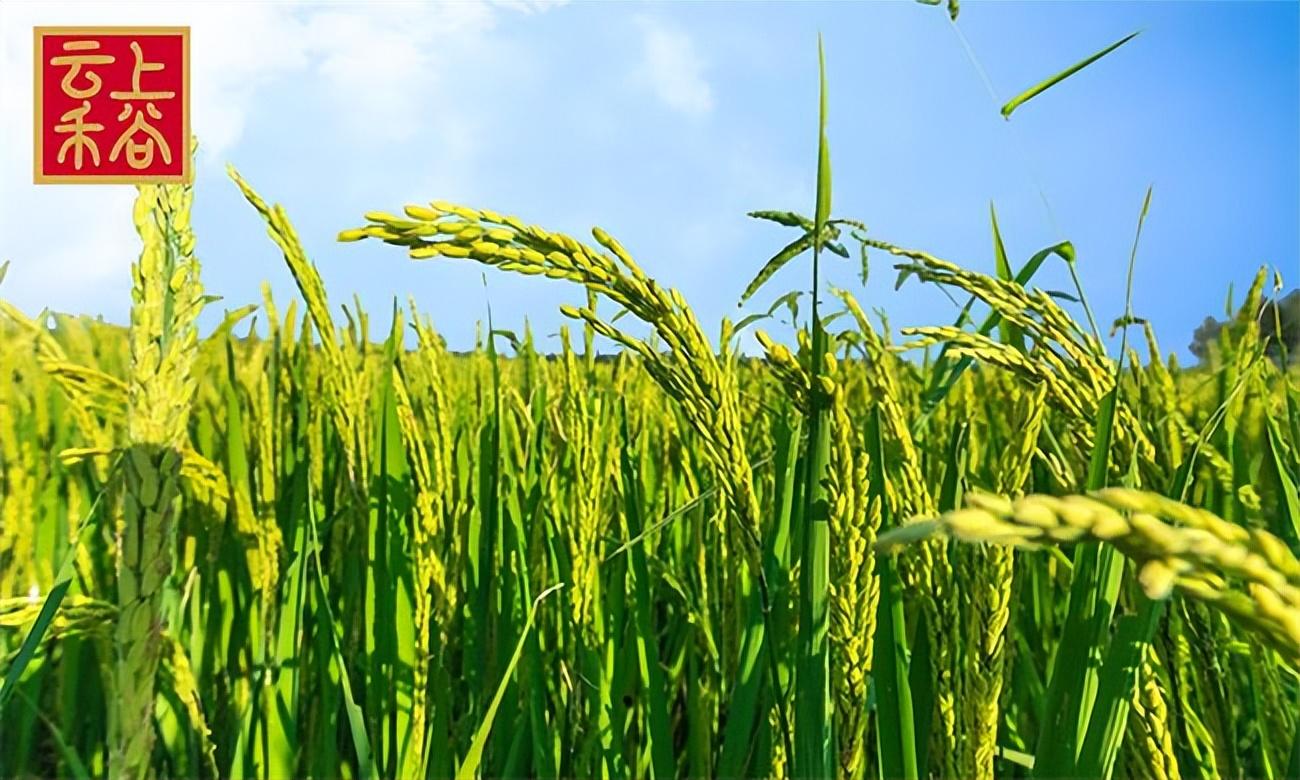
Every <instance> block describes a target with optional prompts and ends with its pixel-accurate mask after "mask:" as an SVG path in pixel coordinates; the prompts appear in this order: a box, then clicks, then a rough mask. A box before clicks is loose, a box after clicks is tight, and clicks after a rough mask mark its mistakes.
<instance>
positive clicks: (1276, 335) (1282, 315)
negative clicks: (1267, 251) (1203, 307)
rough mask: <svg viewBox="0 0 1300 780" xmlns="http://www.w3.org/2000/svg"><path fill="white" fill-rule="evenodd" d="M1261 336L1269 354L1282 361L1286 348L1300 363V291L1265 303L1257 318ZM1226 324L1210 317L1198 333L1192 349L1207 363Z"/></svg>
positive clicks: (1193, 339) (1197, 330) (1292, 361)
mask: <svg viewBox="0 0 1300 780" xmlns="http://www.w3.org/2000/svg"><path fill="white" fill-rule="evenodd" d="M1256 321H1257V322H1259V332H1260V336H1261V337H1262V338H1263V339H1264V341H1265V343H1266V344H1267V349H1268V354H1269V355H1270V356H1271V357H1272V358H1273V359H1274V360H1276V361H1279V362H1280V361H1281V359H1282V355H1283V348H1285V354H1286V356H1287V358H1288V360H1289V362H1291V363H1297V362H1300V288H1298V289H1295V290H1292V291H1291V292H1289V293H1287V295H1286V296H1285V297H1284V298H1281V299H1272V300H1268V301H1265V302H1264V303H1263V304H1262V305H1261V306H1260V310H1259V316H1258V317H1257V318H1256ZM1226 324H1227V323H1226V322H1222V321H1220V320H1216V319H1214V318H1213V317H1206V318H1205V321H1204V322H1202V323H1201V324H1200V327H1198V328H1197V329H1196V332H1195V333H1193V334H1192V343H1191V344H1189V345H1188V349H1190V350H1191V352H1192V354H1193V355H1195V356H1196V357H1197V359H1198V360H1200V361H1201V362H1202V363H1204V362H1205V361H1206V360H1207V359H1208V358H1209V356H1210V349H1211V345H1213V344H1214V343H1215V341H1217V340H1218V338H1219V331H1221V330H1223V326H1224V325H1226Z"/></svg>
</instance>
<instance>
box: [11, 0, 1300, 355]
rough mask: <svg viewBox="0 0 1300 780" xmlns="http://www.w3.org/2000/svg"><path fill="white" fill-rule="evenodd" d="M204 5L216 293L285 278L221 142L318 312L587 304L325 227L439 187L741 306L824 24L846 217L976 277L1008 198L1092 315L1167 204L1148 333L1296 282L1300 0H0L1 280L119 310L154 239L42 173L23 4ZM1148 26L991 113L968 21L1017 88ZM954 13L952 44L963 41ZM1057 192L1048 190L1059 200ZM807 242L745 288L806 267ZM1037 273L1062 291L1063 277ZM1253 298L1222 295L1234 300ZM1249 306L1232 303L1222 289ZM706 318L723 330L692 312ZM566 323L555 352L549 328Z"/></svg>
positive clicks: (987, 60) (907, 316) (914, 320)
mask: <svg viewBox="0 0 1300 780" xmlns="http://www.w3.org/2000/svg"><path fill="white" fill-rule="evenodd" d="M74 23H87V24H91V23H97V24H146V23H147V24H189V25H191V26H192V27H193V43H192V45H193V62H194V74H193V82H194V90H195V97H194V127H195V132H196V133H197V134H198V136H199V139H200V143H201V144H202V150H201V152H200V159H199V164H198V169H197V171H198V177H197V181H196V205H195V215H194V225H195V230H196V233H197V234H198V239H199V246H200V252H201V258H202V260H203V262H204V282H205V284H206V286H207V288H208V290H209V291H210V292H212V293H214V294H217V295H221V296H223V297H224V300H223V301H222V302H221V303H219V304H217V305H216V306H214V307H213V309H212V310H211V311H209V312H208V318H207V322H208V323H209V324H210V323H212V322H215V321H216V320H217V319H219V317H220V313H221V309H222V307H227V306H228V307H232V308H233V307H235V306H238V305H242V304H244V303H250V302H257V301H259V300H260V292H259V286H260V284H261V282H262V281H263V280H267V281H269V282H270V283H271V284H272V286H273V288H274V290H275V293H276V296H277V298H278V299H280V300H281V301H282V302H283V301H284V299H285V298H287V297H288V296H289V295H291V294H294V293H295V290H294V287H293V282H292V279H291V278H290V276H289V275H288V272H287V270H286V269H285V266H284V262H283V260H282V259H281V258H280V256H279V255H278V253H277V251H276V249H275V246H274V245H273V244H272V243H271V242H270V240H269V239H268V238H267V237H266V235H265V232H264V230H263V228H262V227H261V224H260V222H259V220H258V218H257V217H256V214H255V213H254V212H253V211H252V210H251V209H250V208H248V206H247V205H246V204H245V203H244V202H243V201H242V199H241V198H240V197H239V195H238V192H237V191H236V189H235V188H234V186H233V185H232V184H231V183H230V182H229V181H228V180H227V179H226V178H225V175H224V172H223V168H224V165H225V164H226V163H227V162H232V163H234V164H235V165H236V166H237V167H238V168H239V169H240V171H241V172H242V173H243V174H244V175H245V177H246V178H247V179H248V180H249V181H250V182H251V183H252V184H253V185H254V186H255V187H256V188H258V189H259V190H260V191H261V192H262V194H263V195H264V196H265V197H266V198H268V199H270V200H274V201H279V202H282V203H284V204H285V206H286V208H287V209H288V211H289V213H290V216H291V217H292V218H293V220H294V221H295V223H296V225H297V227H298V230H299V233H300V235H301V236H302V238H303V241H304V243H305V244H306V247H307V249H308V252H309V254H310V255H311V256H312V257H313V259H314V260H315V262H316V263H317V265H318V267H319V268H320V271H321V275H322V276H323V277H324V279H325V282H326V285H327V288H328V290H329V292H330V294H331V296H332V302H333V303H334V304H336V305H337V304H342V303H349V302H350V300H351V296H352V295H353V294H354V293H355V294H357V295H359V296H360V298H361V301H362V303H363V305H364V306H365V307H366V308H367V309H369V310H370V311H372V312H374V313H375V316H374V318H373V319H374V321H375V323H376V325H377V326H380V325H379V324H380V323H382V322H383V321H385V320H386V319H387V318H386V312H387V311H388V309H389V308H390V306H391V302H392V299H393V297H394V296H397V297H398V298H399V299H401V300H402V301H403V302H404V301H405V299H406V297H407V296H408V295H411V296H414V297H415V299H416V300H417V301H418V302H419V304H420V306H421V309H422V310H424V311H426V312H428V313H430V314H432V316H433V318H434V321H435V324H436V325H437V327H438V328H439V330H440V331H441V332H442V333H443V334H444V335H445V336H446V337H447V338H448V340H449V342H450V344H451V346H452V347H454V348H464V347H468V346H470V345H471V344H472V340H473V337H474V327H475V322H476V321H478V320H480V319H483V318H484V316H485V313H486V310H487V305H488V304H489V303H490V304H491V307H492V311H493V314H494V317H495V320H496V322H497V324H498V325H499V326H504V327H519V326H521V325H522V323H523V321H524V319H525V318H528V319H529V320H530V321H531V322H532V323H533V325H534V327H535V328H536V330H537V332H538V333H539V335H542V336H545V335H546V334H550V333H554V332H555V330H556V327H557V325H558V324H559V323H560V322H561V321H563V318H562V317H561V316H560V315H559V314H558V311H557V309H558V305H559V304H560V303H565V302H578V301H581V300H582V298H583V295H582V293H581V291H580V290H577V289H575V288H573V287H571V286H568V285H565V284H564V283H560V282H547V281H544V280H539V279H537V278H531V277H530V278H517V277H512V276H509V275H505V274H501V273H496V272H489V273H488V275H487V287H486V289H485V288H484V286H483V274H482V270H481V269H480V267H478V266H473V265H469V264H464V263H457V262H452V261H434V262H429V261H425V262H414V261H410V260H407V259H406V258H405V256H404V254H403V253H402V252H400V251H399V250H397V249H394V248H392V247H385V246H382V245H378V244H371V243H364V244H360V245H358V244H346V245H341V244H337V243H335V241H334V236H335V234H336V233H337V232H338V230H339V229H341V228H345V227H351V226H353V225H355V224H357V223H359V221H360V215H361V214H362V213H363V212H364V211H367V210H371V209H389V210H394V209H396V208H399V207H400V206H401V205H402V204H403V203H407V202H422V201H427V200H431V199H442V200H451V201H460V202H464V203H467V204H469V205H479V206H487V207H490V208H494V209H497V210H501V211H506V212H510V213H514V214H517V215H519V216H521V217H522V218H524V219H525V220H527V221H530V222H536V223H539V224H543V225H546V226H548V227H550V228H553V229H558V230H564V231H568V232H571V233H573V234H575V235H579V236H584V237H585V236H586V235H587V230H588V229H589V227H590V226H591V225H596V224H598V225H600V226H602V227H604V228H606V229H607V230H609V231H610V232H611V233H612V234H614V235H615V236H617V237H619V238H620V240H621V241H622V242H623V243H624V244H625V245H626V246H627V247H628V248H629V250H630V251H631V252H632V253H633V254H634V255H635V256H636V257H637V258H638V259H639V261H640V263H641V264H642V265H643V267H644V268H645V269H646V270H647V271H648V272H649V273H650V274H651V275H652V276H655V277H656V278H657V279H659V280H660V281H661V282H663V283H665V284H670V285H673V286H676V287H678V288H679V289H680V290H681V291H682V292H683V294H684V295H685V296H686V297H687V299H688V300H689V301H690V302H691V304H692V306H693V307H694V308H695V309H696V311H697V314H698V315H699V317H700V319H701V320H702V321H703V322H705V323H706V324H710V323H716V322H717V321H718V320H719V319H720V318H721V317H722V316H724V315H725V316H733V317H735V316H739V315H737V311H738V310H737V308H736V301H737V298H738V296H739V294H740V292H741V291H742V290H743V288H744V286H745V284H746V282H747V281H748V280H749V278H750V277H751V276H752V275H753V273H754V271H755V270H756V269H757V268H758V267H759V266H760V265H761V264H762V263H763V262H764V261H765V260H766V259H767V257H769V256H770V255H771V254H772V253H773V252H774V251H775V250H776V249H777V248H779V247H780V246H781V245H783V244H784V243H785V242H786V241H788V240H789V239H790V238H791V236H790V235H789V234H788V233H787V232H785V230H784V229H782V228H778V227H776V226H772V225H768V224H764V223H757V222H755V221H753V220H751V219H748V218H747V217H745V212H747V211H749V210H752V209H761V208H779V209H794V210H798V211H803V212H809V211H811V209H812V202H813V188H814V179H815V156H816V146H815V144H816V101H817V59H816V40H817V34H818V32H819V31H820V32H821V33H822V34H823V35H824V36H825V44H826V52H827V68H828V76H829V84H830V123H829V135H830V142H831V152H832V161H833V163H834V170H835V188H834V205H835V209H834V210H835V213H836V214H837V215H840V216H845V217H853V218H856V219H860V220H862V221H864V222H866V223H867V225H868V226H869V227H870V232H871V234H872V235H874V236H875V237H877V238H881V239H884V240H887V241H892V242H895V243H899V244H903V245H905V246H911V247H915V248H920V249H925V250H927V251H931V252H933V253H935V254H938V255H940V256H942V257H945V258H947V259H950V260H953V261H955V262H958V263H960V264H963V265H966V266H970V267H973V268H976V269H979V270H983V271H991V270H992V267H993V260H992V250H991V241H990V234H989V218H988V209H989V203H990V201H993V202H995V203H996V206H997V209H998V215H999V221H1000V223H1001V227H1002V231H1003V235H1004V238H1005V240H1006V242H1007V245H1008V249H1009V251H1010V254H1011V256H1012V261H1013V264H1014V265H1019V264H1021V263H1023V262H1024V261H1025V259H1027V258H1028V256H1029V255H1030V254H1032V253H1033V252H1035V251H1037V250H1038V249H1040V248H1042V247H1044V246H1047V245H1049V244H1051V243H1054V242H1056V241H1058V240H1062V239H1069V240H1071V241H1073V242H1074V244H1075V246H1076V247H1077V249H1078V257H1079V261H1078V262H1079V271H1080V275H1081V277H1082V279H1083V283H1084V287H1085V290H1086V292H1087V294H1088V296H1089V298H1090V300H1091V302H1092V304H1093V307H1094V309H1095V310H1096V312H1097V317H1098V320H1099V321H1100V322H1101V323H1103V328H1104V327H1105V323H1108V322H1110V321H1111V320H1112V319H1113V318H1114V317H1115V316H1117V315H1118V314H1119V313H1121V311H1122V309H1123V295H1124V276H1125V270H1126V264H1127V260H1128V252H1129V247H1130V244H1131V242H1132V238H1133V231H1134V228H1135V225H1136V220H1137V215H1138V210H1139V207H1140V206H1141V202H1142V197H1143V194H1144V193H1145V191H1146V188H1147V186H1148V184H1154V186H1155V196H1154V201H1153V206H1152V211H1151V215H1150V218H1149V220H1148V222H1147V228H1146V232H1145V233H1144V236H1143V242H1142V247H1141V250H1140V252H1139V257H1138V265H1137V270H1136V274H1135V280H1134V281H1135V298H1134V308H1135V310H1136V312H1137V313H1138V314H1139V315H1140V316H1144V317H1147V318H1149V319H1151V320H1152V321H1153V322H1154V323H1155V325H1156V329H1157V333H1158V334H1159V336H1160V337H1161V340H1162V345H1163V346H1164V348H1165V349H1166V351H1177V352H1178V353H1179V355H1180V357H1182V358H1187V357H1188V353H1187V351H1186V345H1187V343H1188V342H1189V341H1190V337H1191V333H1192V330H1193V329H1194V328H1195V326H1196V325H1197V324H1198V323H1199V322H1200V321H1201V319H1203V318H1204V317H1205V316H1206V315H1207V314H1213V315H1216V316H1221V314H1222V309H1223V305H1224V299H1225V296H1226V294H1227V290H1228V286H1229V285H1230V284H1235V285H1236V287H1237V289H1238V290H1239V291H1240V290H1241V289H1242V288H1243V287H1244V286H1245V285H1246V284H1247V283H1248V282H1249V280H1250V278H1251V277H1252V275H1253V273H1254V270H1255V269H1256V268H1257V267H1258V266H1259V265H1260V264H1269V265H1273V266H1276V267H1278V268H1279V269H1281V271H1282V273H1283V275H1284V277H1285V278H1286V282H1287V286H1288V288H1290V287H1293V286H1295V284H1296V282H1297V280H1300V259H1298V254H1297V252H1298V249H1300V54H1298V46H1297V39H1298V38H1300V4H1297V3H1294V2H1270V3H1250V2H1220V3H1213V2H1145V3H1136V2H1132V3H1131V2H1077V3H1075V2H1058V1H1055V0H1054V1H1053V2H1043V1H1040V2H976V1H975V0H967V2H965V3H963V8H962V14H961V17H960V19H959V21H958V23H957V28H956V29H955V28H954V26H953V25H952V24H950V23H949V21H948V18H947V16H946V14H945V13H944V11H943V10H942V9H941V8H933V7H928V6H923V5H919V4H915V3H912V2H905V1H900V2H870V3H861V4H850V3H823V4H799V5H795V4H781V3H764V4H741V3H707V4H706V3H675V4H597V3H594V2H575V3H570V4H567V5H551V4H532V3H505V4H476V3H457V4H452V5H431V4H420V3H392V2H388V3H375V4H371V5H360V4H355V5H353V4H341V3H330V4H312V3H293V2H282V3H267V4H257V3H249V2H240V3H217V2H210V3H205V4H201V5H185V4H180V3H165V4H164V3H137V4H129V3H128V4H118V3H114V4H113V5H112V6H111V7H109V6H108V5H107V4H95V3H91V4H66V3H22V2H14V0H0V68H3V70H2V71H0V109H3V110H2V111H0V259H9V260H12V267H11V269H10V272H9V276H8V278H7V279H6V280H5V282H4V284H3V286H0V295H3V296H5V297H6V298H8V299H10V300H13V301H14V302H15V303H17V304H18V305H19V306H20V307H22V308H23V309H25V310H27V311H29V312H33V313H34V312H36V311H39V310H40V309H41V308H42V307H47V306H48V307H50V308H52V309H56V310H62V311H72V312H84V313H91V314H102V315H103V316H104V317H106V318H108V319H110V320H113V321H118V322H124V321H125V319H126V313H127V311H128V307H129V267H130V263H131V261H132V259H133V257H134V255H135V253H136V252H137V251H138V248H137V246H136V241H135V237H134V234H133V232H132V230H131V226H130V201H131V197H132V191H131V189H130V188H128V187H84V186H83V187H76V186H41V187H37V186H35V185H33V184H31V182H30V171H31V167H30V154H31V151H30V150H31V136H30V134H31V120H30V111H31V75H30V68H31V50H30V47H31V33H30V28H31V26H32V25H34V24H74ZM1137 29H1142V30H1144V32H1143V34H1142V35H1140V36H1139V37H1138V38H1137V39H1136V40H1134V41H1133V42H1131V43H1130V44H1128V45H1127V46H1125V47H1123V48H1121V49H1120V50H1118V51H1117V52H1115V53H1114V54H1112V55H1111V56H1110V57H1108V58H1106V59H1103V60H1102V61H1101V62H1099V63H1097V64H1096V65H1094V66H1093V67H1091V68H1089V69H1087V70H1085V71H1084V72H1083V73H1081V74H1079V75H1078V76H1076V77H1074V78H1072V79H1070V80H1069V81H1067V82H1065V83H1063V84H1061V85H1060V86H1058V87H1056V88H1054V89H1053V90H1050V91H1049V92H1047V93H1045V94H1044V95H1042V96H1041V97H1039V98H1037V99H1035V100H1033V101H1031V102H1030V103H1028V104H1027V105H1025V106H1024V107H1023V108H1021V109H1020V110H1019V111H1018V112H1017V113H1016V114H1015V116H1014V119H1013V121H1011V122H1006V121H1004V120H1003V119H1002V118H1001V117H1000V116H999V115H998V113H997V109H996V103H995V102H994V100H993V99H992V98H991V97H990V95H989V94H988V92H987V90H986V88H985V86H984V83H983V82H982V80H981V78H980V76H979V75H978V72H977V70H976V68H975V67H974V66H973V64H972V62H971V60H970V59H969V58H968V57H967V54H966V53H965V50H964V49H963V46H962V43H961V37H960V35H964V36H965V38H966V39H967V40H968V41H969V43H970V46H971V48H972V50H973V52H974V54H975V57H976V59H977V61H978V62H979V63H980V65H981V66H982V67H983V68H984V69H985V70H986V71H987V73H988V76H989V79H990V81H991V83H992V86H993V88H994V90H995V92H996V95H997V97H998V99H999V100H998V102H1000V101H1001V100H1005V99H1006V98H1009V97H1010V96H1012V95H1014V94H1016V93H1017V92H1019V91H1021V90H1023V89H1024V88H1026V87H1028V86H1029V85H1031V84H1033V83H1035V82H1037V81H1039V80H1040V79H1042V78H1044V77H1046V76H1047V75H1049V74H1051V73H1054V72H1056V71H1058V70H1060V69H1061V68H1063V67H1065V66H1067V65H1069V64H1071V63H1073V62H1074V61H1076V60H1078V59H1080V58H1082V57H1084V56H1086V55H1087V54H1090V53H1091V52H1093V51H1095V50H1097V49H1099V48H1101V47H1102V46H1104V45H1106V44H1108V43H1110V42H1112V41H1114V40H1117V39H1118V38H1120V37H1122V36H1123V35H1125V34H1127V33H1129V32H1132V31H1134V30H1137ZM959 31H960V34H959ZM1044 200H1045V201H1046V205H1045V203H1044ZM873 260H874V262H873V275H872V277H871V280H870V282H869V284H868V286H867V287H866V288H865V289H864V288H862V286H861V284H860V283H859V282H858V281H857V278H856V272H857V268H856V265H855V263H850V262H839V261H832V262H833V264H832V265H831V266H830V269H829V276H830V278H831V281H832V282H833V283H836V284H839V285H841V286H844V287H847V288H849V289H851V290H853V291H854V292H855V293H856V294H857V295H858V297H859V299H860V300H862V301H863V302H864V303H865V304H867V305H869V306H876V307H880V308H882V309H884V310H885V311H886V312H888V314H889V316H890V320H891V323H892V324H893V325H894V326H900V325H909V324H931V323H940V322H948V321H950V320H951V318H952V316H953V314H954V311H953V307H952V304H951V303H949V302H948V300H947V299H946V298H945V297H944V296H942V295H941V294H940V293H938V292H937V291H935V290H933V289H928V288H924V287H921V286H918V285H916V283H915V282H912V283H909V284H908V285H907V286H905V287H904V288H903V289H902V290H901V291H897V292H896V291H894V290H893V279H894V274H893V272H892V269H890V268H889V263H888V258H887V257H886V256H885V255H883V254H880V253H877V254H875V255H874V256H873ZM807 284H808V268H807V265H806V263H800V264H797V265H791V266H790V267H789V268H787V269H786V270H785V271H783V272H782V273H781V274H779V275H778V276H777V277H776V279H775V280H774V281H773V282H772V283H770V285H769V287H768V288H767V289H766V290H765V291H763V292H761V293H760V294H759V296H758V298H757V299H756V300H755V301H754V302H753V304H752V306H750V307H749V309H747V310H752V309H757V308H766V303H767V302H768V301H770V300H771V299H773V298H775V297H776V295H778V294H779V293H780V292H782V291H784V290H786V289H791V288H793V287H806V286H807ZM1041 284H1042V285H1043V286H1044V287H1045V288H1051V289H1069V279H1068V275H1067V274H1066V272H1065V270H1064V269H1063V268H1061V267H1051V268H1050V269H1048V270H1046V271H1045V272H1044V273H1043V274H1041ZM1239 295H1240V294H1239ZM1238 297H1239V296H1238ZM709 327H710V328H712V325H709ZM556 343H557V342H555V341H554V340H550V341H544V342H543V344H544V345H547V344H549V345H550V346H552V347H553V346H555V345H556Z"/></svg>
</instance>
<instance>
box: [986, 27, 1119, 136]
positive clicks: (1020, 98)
mask: <svg viewBox="0 0 1300 780" xmlns="http://www.w3.org/2000/svg"><path fill="white" fill-rule="evenodd" d="M1141 32H1142V31H1141V30H1138V31H1137V32H1132V33H1129V34H1128V35H1126V36H1124V37H1123V38H1121V39H1119V40H1118V41H1116V42H1114V43H1112V44H1111V45H1109V46H1107V47H1106V48H1104V49H1102V50H1101V51H1099V52H1097V53H1096V54H1093V55H1092V56H1089V57H1085V58H1084V59H1082V60H1080V61H1079V62H1076V63H1074V64H1073V65H1071V66H1070V67H1068V68H1066V69H1065V70H1063V71H1061V72H1060V73H1057V74H1056V75H1055V76H1051V77H1049V78H1047V79H1044V80H1043V81H1040V82H1038V83H1037V84H1035V85H1034V86H1032V87H1030V88H1029V89H1027V90H1025V91H1024V92H1021V93H1020V94H1019V95H1016V96H1015V97H1013V98H1011V99H1010V100H1008V101H1007V102H1006V105H1004V106H1002V109H1001V110H1002V118H1003V119H1010V118H1011V113H1012V112H1013V111H1015V110H1016V109H1017V108H1019V107H1020V106H1022V105H1024V104H1025V103H1027V102H1029V101H1030V100H1032V99H1034V98H1036V97H1038V96H1039V95H1041V94H1043V93H1044V92H1046V91H1047V90H1049V89H1051V88H1052V87H1054V86H1056V85H1057V84H1060V83H1061V82H1062V81H1065V80H1066V79H1068V78H1069V77H1071V76H1073V75H1074V74H1076V73H1078V72H1079V71H1081V70H1083V69H1084V68H1086V67H1088V66H1089V65H1091V64H1092V63H1094V62H1096V61H1097V60H1099V59H1101V58H1102V57H1105V56H1106V55H1107V54H1110V53H1111V52H1113V51H1115V50H1116V49H1118V48H1119V47H1121V46H1123V45H1124V44H1126V43H1128V42H1129V41H1131V40H1133V39H1134V38H1136V37H1137V36H1138V34H1139V33H1141Z"/></svg>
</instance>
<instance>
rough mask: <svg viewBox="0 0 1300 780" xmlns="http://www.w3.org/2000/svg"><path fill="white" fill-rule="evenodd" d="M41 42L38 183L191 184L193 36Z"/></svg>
mask: <svg viewBox="0 0 1300 780" xmlns="http://www.w3.org/2000/svg"><path fill="white" fill-rule="evenodd" d="M34 33H35V40H34V42H33V43H34V52H35V78H36V83H35V102H36V127H35V134H34V136H35V152H36V156H35V180H36V183H38V184H62V183H82V184H85V183H89V184H97V183H98V184H137V183H145V182H153V183H162V182H170V183H178V182H188V181H190V177H191V175H192V171H191V170H190V28H188V27H37V28H35V30H34Z"/></svg>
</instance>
